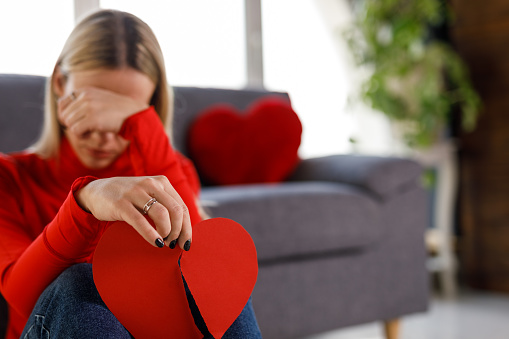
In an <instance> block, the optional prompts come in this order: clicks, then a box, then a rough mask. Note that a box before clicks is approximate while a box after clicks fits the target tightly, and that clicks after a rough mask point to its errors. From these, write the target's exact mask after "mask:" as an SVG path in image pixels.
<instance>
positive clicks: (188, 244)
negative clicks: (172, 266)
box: [184, 240, 191, 251]
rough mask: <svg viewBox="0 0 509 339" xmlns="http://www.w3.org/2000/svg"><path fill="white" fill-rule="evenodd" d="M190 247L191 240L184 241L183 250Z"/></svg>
mask: <svg viewBox="0 0 509 339" xmlns="http://www.w3.org/2000/svg"><path fill="white" fill-rule="evenodd" d="M190 248H191V240H188V241H186V243H185V244H184V250H185V251H189V249H190Z"/></svg>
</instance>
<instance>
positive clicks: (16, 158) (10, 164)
mask: <svg viewBox="0 0 509 339" xmlns="http://www.w3.org/2000/svg"><path fill="white" fill-rule="evenodd" d="M42 162H43V159H41V157H40V156H39V155H38V154H36V153H33V152H30V151H21V152H14V153H1V152H0V170H1V171H2V172H4V173H5V172H11V173H18V172H19V170H20V169H21V168H24V169H26V168H28V169H30V168H32V169H37V168H39V166H40V165H41V163H42Z"/></svg>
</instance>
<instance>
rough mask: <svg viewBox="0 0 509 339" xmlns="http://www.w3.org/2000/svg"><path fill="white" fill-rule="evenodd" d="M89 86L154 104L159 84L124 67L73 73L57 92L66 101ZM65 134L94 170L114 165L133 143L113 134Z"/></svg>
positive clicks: (79, 156)
mask: <svg viewBox="0 0 509 339" xmlns="http://www.w3.org/2000/svg"><path fill="white" fill-rule="evenodd" d="M57 83H58V80H57ZM86 87H98V88H101V89H105V90H108V91H111V92H114V93H116V94H120V95H123V96H127V97H130V98H132V99H134V100H136V101H139V102H142V103H145V104H149V103H150V99H151V98H152V95H153V93H154V90H155V85H154V83H153V82H152V81H151V80H150V78H149V77H148V76H146V75H145V74H143V73H141V72H139V71H136V70H134V69H132V68H123V69H113V70H110V69H98V70H89V71H78V72H73V73H70V74H68V76H67V77H66V78H65V79H64V78H63V77H61V79H60V83H59V84H57V85H56V86H55V92H56V94H57V95H58V96H59V97H61V98H63V97H67V96H69V95H70V94H71V93H72V92H73V91H78V92H79V90H80V89H84V88H86ZM105 114H107V113H105ZM65 135H66V137H67V139H68V140H69V143H70V144H71V147H72V148H73V150H74V152H75V153H76V155H77V156H78V158H79V159H80V161H81V162H82V163H83V165H85V166H86V167H88V168H91V169H101V168H105V167H107V166H109V165H111V164H112V163H113V162H114V161H115V159H117V158H118V157H119V156H120V155H121V154H122V153H123V152H124V151H125V149H126V148H127V146H128V145H129V141H127V140H125V139H123V138H122V137H121V136H119V135H118V134H115V133H113V132H100V131H91V132H88V133H85V134H84V135H76V134H74V133H72V132H70V131H69V130H65Z"/></svg>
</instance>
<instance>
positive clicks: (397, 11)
mask: <svg viewBox="0 0 509 339" xmlns="http://www.w3.org/2000/svg"><path fill="white" fill-rule="evenodd" d="M442 1H443V0H383V1H380V0H360V1H357V2H355V3H354V17H355V19H354V24H353V27H352V29H350V30H348V32H347V40H348V42H349V46H350V48H351V50H352V52H353V55H354V57H355V60H356V61H357V63H358V64H359V65H361V66H365V67H367V68H368V69H369V71H370V76H369V77H367V78H366V79H365V81H363V83H362V85H361V88H360V97H361V98H362V100H363V101H365V102H366V103H368V105H370V106H371V107H373V108H374V109H376V110H377V111H380V112H382V113H384V114H385V115H386V116H388V117H389V118H390V120H391V121H393V122H394V123H395V124H396V125H397V126H398V127H399V129H400V130H401V131H402V133H401V134H402V137H403V140H404V141H405V143H406V144H407V145H408V146H409V147H410V148H412V149H415V148H417V149H423V148H424V149H425V148H428V147H430V146H431V145H433V144H434V143H435V141H436V140H437V138H438V137H439V136H440V135H441V134H443V133H442V132H443V131H444V128H447V124H448V121H449V119H450V115H451V113H452V112H453V110H454V109H459V111H460V112H461V126H462V128H463V129H464V130H466V131H469V130H472V129H473V128H474V127H475V124H476V120H477V115H478V112H479V110H480V106H481V101H480V98H479V96H478V94H477V93H476V91H475V90H474V88H473V86H472V84H471V82H470V79H469V74H468V70H467V68H466V66H465V64H464V63H463V61H462V60H461V58H460V57H459V56H458V54H457V53H456V52H455V51H454V49H453V48H452V47H451V46H450V44H448V43H447V42H445V41H442V40H439V39H436V38H434V37H433V36H432V32H433V28H434V27H438V26H440V25H442V26H443V25H444V24H446V23H447V22H448V20H449V19H450V15H449V13H450V11H448V8H447V7H446V6H445V4H444V3H443V2H442Z"/></svg>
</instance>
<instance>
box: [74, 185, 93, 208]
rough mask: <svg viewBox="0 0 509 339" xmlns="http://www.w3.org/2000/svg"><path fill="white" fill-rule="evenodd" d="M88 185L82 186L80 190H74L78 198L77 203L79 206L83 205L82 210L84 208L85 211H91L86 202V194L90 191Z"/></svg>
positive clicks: (75, 197) (75, 196)
mask: <svg viewBox="0 0 509 339" xmlns="http://www.w3.org/2000/svg"><path fill="white" fill-rule="evenodd" d="M87 188H88V185H86V186H84V187H82V188H80V189H79V190H77V191H76V192H74V199H76V203H78V206H79V207H81V209H82V210H84V211H85V212H88V213H90V209H89V208H88V207H87V204H86V201H87V199H86V195H87V191H88V189H87Z"/></svg>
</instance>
